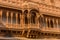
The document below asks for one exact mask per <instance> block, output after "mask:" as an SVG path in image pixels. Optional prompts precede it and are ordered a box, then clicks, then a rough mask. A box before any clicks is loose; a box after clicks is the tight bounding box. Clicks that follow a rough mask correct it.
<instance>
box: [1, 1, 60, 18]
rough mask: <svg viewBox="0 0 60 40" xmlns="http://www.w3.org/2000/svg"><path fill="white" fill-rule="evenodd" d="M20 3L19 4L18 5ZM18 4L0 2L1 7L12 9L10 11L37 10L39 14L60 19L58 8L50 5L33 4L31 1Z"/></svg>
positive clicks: (59, 9)
mask: <svg viewBox="0 0 60 40" xmlns="http://www.w3.org/2000/svg"><path fill="white" fill-rule="evenodd" d="M19 2H21V3H19ZM19 2H14V3H11V2H7V1H6V2H2V1H0V6H1V7H7V8H12V9H17V10H20V9H23V8H27V9H28V8H38V9H39V10H40V11H41V12H44V13H43V14H47V15H52V16H59V17H60V8H59V7H55V6H51V5H46V4H42V3H38V2H33V1H27V0H26V1H19Z"/></svg>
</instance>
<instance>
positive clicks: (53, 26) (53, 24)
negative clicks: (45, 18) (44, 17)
mask: <svg viewBox="0 0 60 40" xmlns="http://www.w3.org/2000/svg"><path fill="white" fill-rule="evenodd" d="M51 21H52V23H50V24H51V27H52V28H55V23H54V18H52V19H51Z"/></svg>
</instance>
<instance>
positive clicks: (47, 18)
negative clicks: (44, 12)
mask: <svg viewBox="0 0 60 40" xmlns="http://www.w3.org/2000/svg"><path fill="white" fill-rule="evenodd" d="M47 21H48V18H46V28H48V25H47V24H48V22H47Z"/></svg>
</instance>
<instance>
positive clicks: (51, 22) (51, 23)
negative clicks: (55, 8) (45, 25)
mask: <svg viewBox="0 0 60 40" xmlns="http://www.w3.org/2000/svg"><path fill="white" fill-rule="evenodd" d="M50 25H51V27H52V28H53V21H52V20H50Z"/></svg>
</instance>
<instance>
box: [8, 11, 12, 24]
mask: <svg viewBox="0 0 60 40" xmlns="http://www.w3.org/2000/svg"><path fill="white" fill-rule="evenodd" d="M8 15H9V16H8V22H9V23H11V12H9V13H8Z"/></svg>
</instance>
